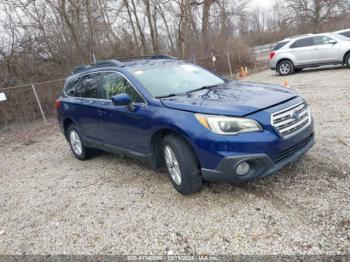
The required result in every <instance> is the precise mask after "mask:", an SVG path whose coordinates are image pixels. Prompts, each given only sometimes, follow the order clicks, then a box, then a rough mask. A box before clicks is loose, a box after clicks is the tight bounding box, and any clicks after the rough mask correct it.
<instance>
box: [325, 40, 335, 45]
mask: <svg viewBox="0 0 350 262" xmlns="http://www.w3.org/2000/svg"><path fill="white" fill-rule="evenodd" d="M336 43H338V42H337V41H336V40H334V39H332V40H329V41H328V42H327V44H330V45H335V44H336Z"/></svg>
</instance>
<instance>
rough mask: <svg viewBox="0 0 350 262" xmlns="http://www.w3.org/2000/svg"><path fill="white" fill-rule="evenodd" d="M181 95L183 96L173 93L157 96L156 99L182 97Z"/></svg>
mask: <svg viewBox="0 0 350 262" xmlns="http://www.w3.org/2000/svg"><path fill="white" fill-rule="evenodd" d="M181 94H182V93H178V94H175V93H172V94H169V95H164V96H156V98H157V99H161V98H168V97H173V96H178V95H181Z"/></svg>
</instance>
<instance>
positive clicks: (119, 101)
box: [112, 93, 134, 111]
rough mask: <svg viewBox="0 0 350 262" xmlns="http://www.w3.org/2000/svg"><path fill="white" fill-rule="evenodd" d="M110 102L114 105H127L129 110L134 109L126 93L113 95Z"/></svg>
mask: <svg viewBox="0 0 350 262" xmlns="http://www.w3.org/2000/svg"><path fill="white" fill-rule="evenodd" d="M112 103H113V105H115V106H128V108H129V110H130V111H133V110H134V107H133V105H132V103H131V98H130V96H129V95H128V94H126V93H122V94H118V95H115V96H112Z"/></svg>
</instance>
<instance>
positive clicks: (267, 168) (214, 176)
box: [201, 133, 315, 184]
mask: <svg viewBox="0 0 350 262" xmlns="http://www.w3.org/2000/svg"><path fill="white" fill-rule="evenodd" d="M314 143H315V142H314V134H313V133H312V134H311V135H310V136H309V137H307V138H306V139H305V140H303V141H301V142H300V143H299V144H298V145H295V146H294V147H293V148H290V149H289V151H286V153H285V156H284V157H283V158H281V159H280V160H278V161H277V162H276V161H275V162H274V161H272V160H271V158H270V157H269V156H268V155H267V154H247V155H239V156H227V157H225V158H223V159H222V160H221V161H220V163H219V165H218V166H217V168H216V169H215V170H210V169H205V168H202V170H201V171H202V177H203V179H204V180H207V181H215V182H228V183H235V184H239V183H242V182H245V181H249V180H255V179H258V178H263V177H266V176H269V175H272V174H273V173H275V172H277V171H278V170H280V169H281V168H283V167H284V166H285V165H287V164H289V163H291V162H293V161H295V160H297V159H298V158H300V157H301V156H302V155H304V154H305V153H306V152H307V151H308V150H309V149H310V148H311V147H312V146H313V145H314ZM243 161H247V162H248V163H249V165H250V166H251V169H250V171H249V172H248V173H247V174H246V175H243V176H238V175H237V174H236V172H235V170H236V167H237V166H238V165H239V164H240V163H241V162H243Z"/></svg>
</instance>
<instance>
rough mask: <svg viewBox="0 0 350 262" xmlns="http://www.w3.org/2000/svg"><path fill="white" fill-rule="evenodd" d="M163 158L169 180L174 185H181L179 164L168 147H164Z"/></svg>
mask: <svg viewBox="0 0 350 262" xmlns="http://www.w3.org/2000/svg"><path fill="white" fill-rule="evenodd" d="M164 158H165V162H166V166H167V168H168V171H169V174H170V176H171V179H172V180H173V181H174V183H175V184H176V185H178V186H179V185H181V181H182V179H181V171H180V166H179V162H178V161H177V158H176V156H175V153H174V150H173V149H172V148H171V147H170V146H169V145H166V146H165V147H164Z"/></svg>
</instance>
